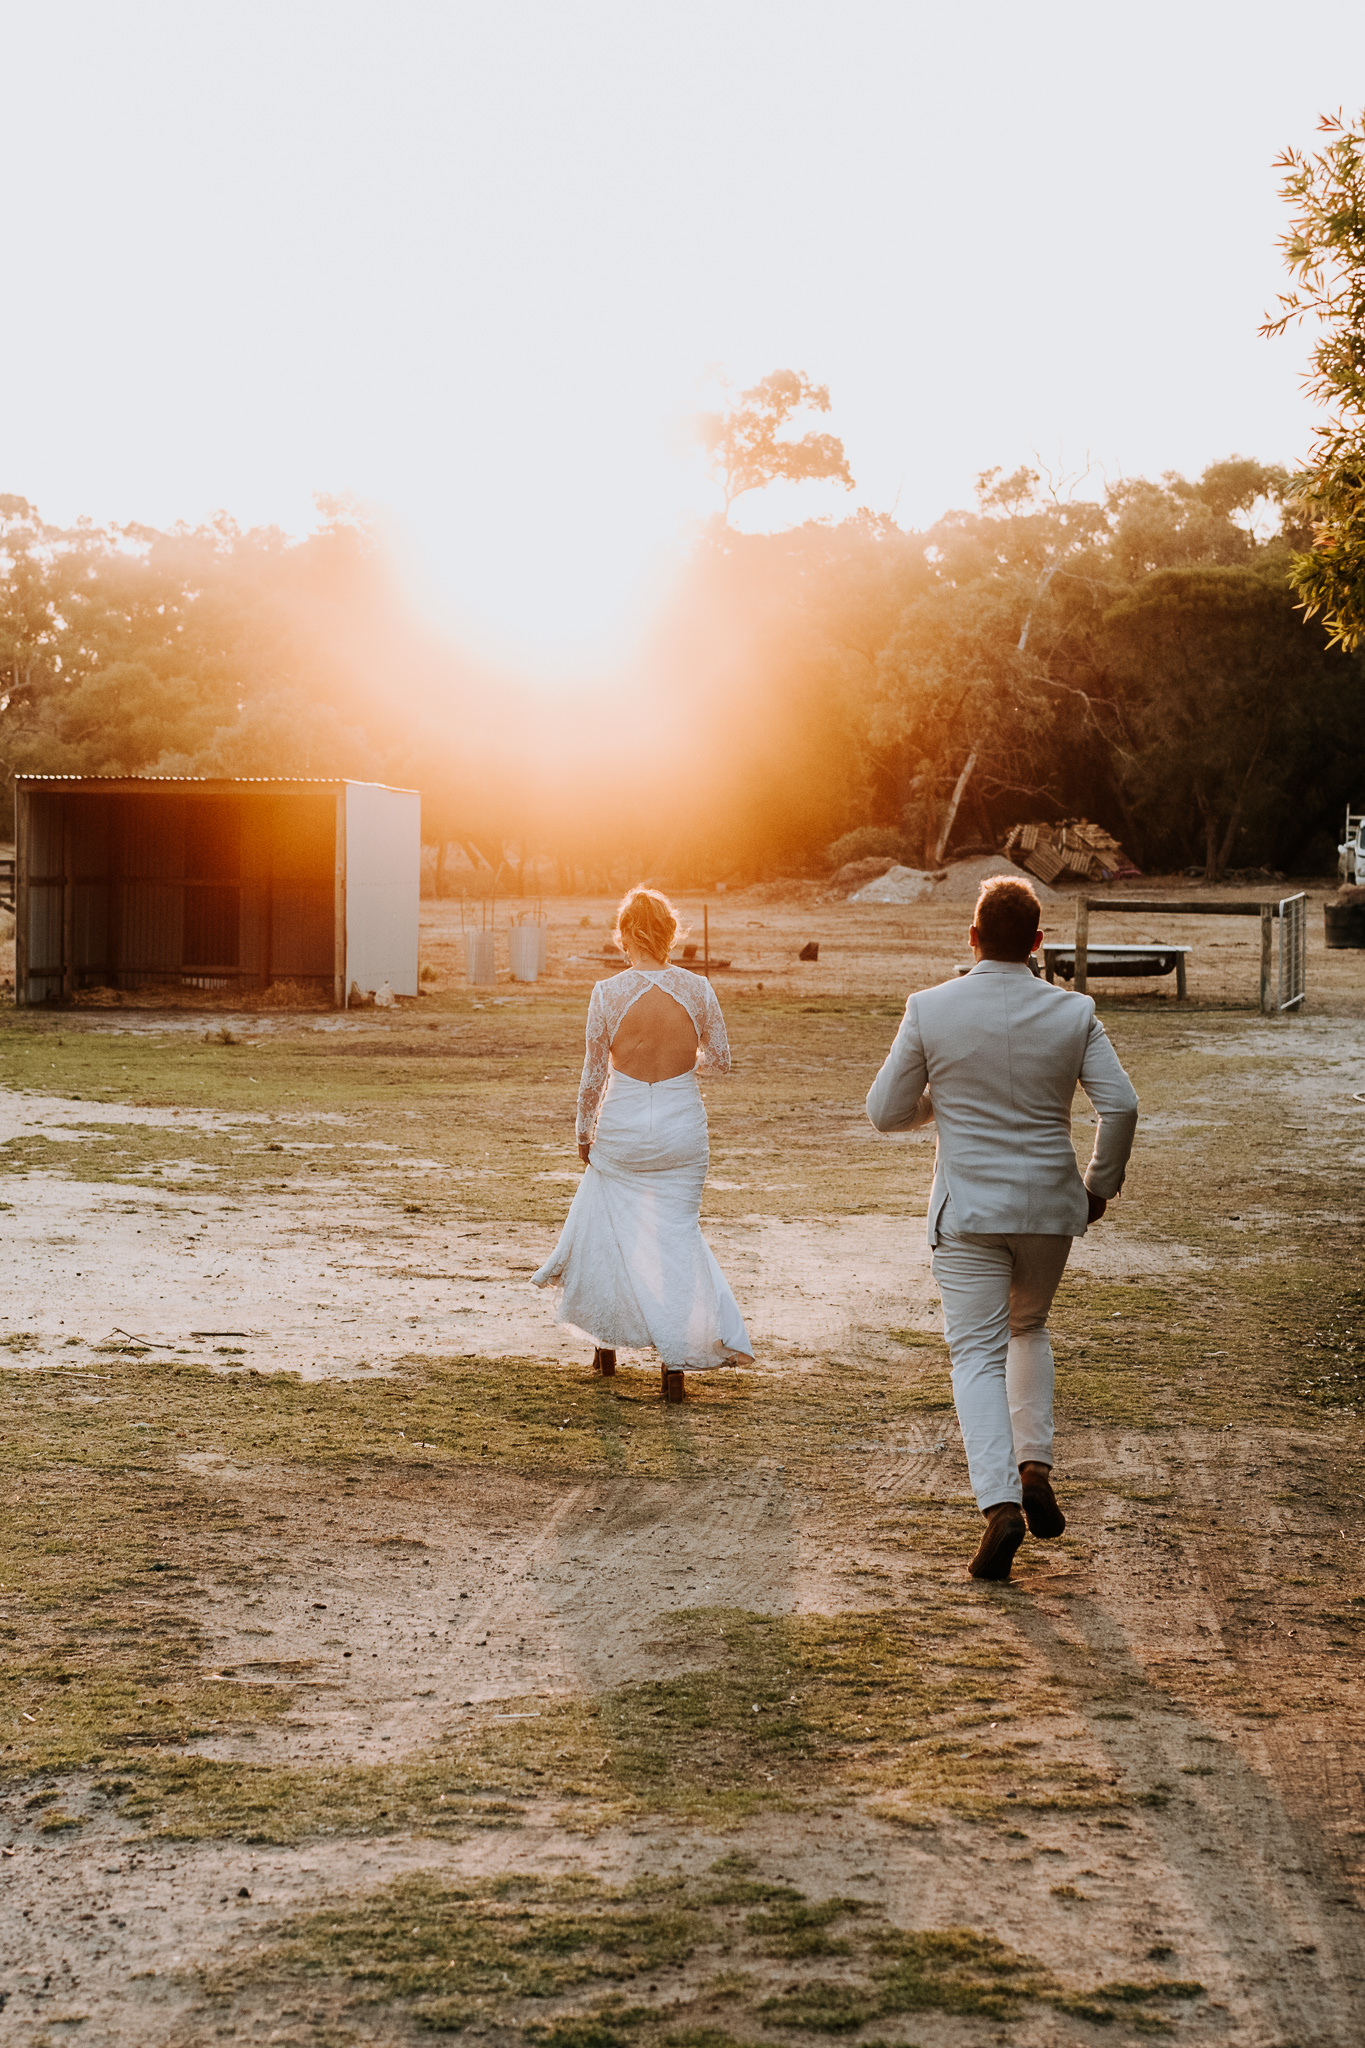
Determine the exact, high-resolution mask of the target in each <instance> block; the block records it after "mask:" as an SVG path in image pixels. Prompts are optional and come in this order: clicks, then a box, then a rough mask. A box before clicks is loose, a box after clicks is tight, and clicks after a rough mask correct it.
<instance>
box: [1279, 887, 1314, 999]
mask: <svg viewBox="0 0 1365 2048" xmlns="http://www.w3.org/2000/svg"><path fill="white" fill-rule="evenodd" d="M1307 911H1308V898H1307V896H1306V895H1298V896H1286V897H1285V898H1284V900H1283V902H1282V903H1281V904H1280V1009H1281V1010H1282V1011H1284V1010H1297V1008H1298V1007H1299V1004H1300V1003H1301V1002H1302V1001H1303V999H1304V997H1305V995H1306V994H1307V992H1308V916H1307Z"/></svg>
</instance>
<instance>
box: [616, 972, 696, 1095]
mask: <svg viewBox="0 0 1365 2048" xmlns="http://www.w3.org/2000/svg"><path fill="white" fill-rule="evenodd" d="M611 1063H612V1065H613V1066H614V1067H615V1068H616V1070H617V1072H618V1073H620V1074H627V1075H629V1077H630V1079H631V1080H632V1081H672V1080H673V1079H675V1077H676V1076H677V1075H679V1074H690V1073H691V1071H692V1069H693V1067H694V1066H695V1065H696V1063H697V1028H696V1026H695V1024H693V1022H692V1019H691V1018H690V1017H689V1016H688V1014H687V1012H686V1010H685V1009H684V1008H683V1006H682V1004H681V1003H680V1002H678V1000H677V999H676V997H674V996H671V995H669V994H668V992H667V990H666V989H662V988H649V989H646V990H645V992H644V994H643V995H641V996H637V997H636V998H635V1001H634V1002H633V1003H632V1004H631V1006H630V1008H629V1009H628V1010H627V1011H626V1014H625V1016H624V1017H623V1018H622V1019H621V1024H620V1028H619V1030H618V1031H617V1033H616V1036H615V1038H613V1040H612V1042H611Z"/></svg>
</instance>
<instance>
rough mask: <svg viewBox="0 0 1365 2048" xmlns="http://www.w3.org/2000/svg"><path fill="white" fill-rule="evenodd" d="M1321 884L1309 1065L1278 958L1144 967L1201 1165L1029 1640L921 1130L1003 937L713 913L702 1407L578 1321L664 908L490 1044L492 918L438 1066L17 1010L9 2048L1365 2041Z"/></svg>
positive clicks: (1095, 1272) (1122, 1312) (1170, 1129)
mask: <svg viewBox="0 0 1365 2048" xmlns="http://www.w3.org/2000/svg"><path fill="white" fill-rule="evenodd" d="M1158 886H1159V888H1160V892H1161V893H1162V894H1163V895H1167V894H1171V893H1177V892H1178V893H1180V894H1182V895H1184V894H1188V895H1189V896H1190V898H1191V900H1197V898H1198V897H1199V895H1200V893H1201V892H1200V891H1199V890H1198V889H1197V888H1196V887H1195V885H1193V884H1190V883H1187V882H1179V883H1170V882H1162V883H1161V884H1159V885H1154V884H1153V883H1152V882H1150V881H1148V882H1145V883H1143V884H1133V885H1130V886H1129V891H1128V893H1130V894H1139V893H1143V894H1150V893H1155V890H1156V888H1157V887H1158ZM1268 888H1269V894H1270V895H1271V896H1272V897H1273V896H1276V895H1279V894H1281V893H1284V891H1283V890H1281V889H1280V888H1277V887H1275V886H1273V885H1268ZM1236 893H1238V894H1241V895H1244V896H1246V897H1247V898H1248V899H1254V898H1256V897H1257V896H1258V894H1259V892H1258V891H1257V890H1256V889H1247V890H1242V891H1238V892H1236ZM1324 893H1325V890H1323V889H1319V890H1317V891H1315V892H1314V900H1313V903H1312V905H1311V907H1310V920H1309V933H1310V957H1309V999H1308V1006H1307V1009H1306V1011H1305V1013H1304V1014H1303V1015H1302V1016H1288V1017H1276V1018H1271V1019H1263V1018H1261V1017H1260V1016H1259V1015H1258V1014H1257V1013H1256V1011H1255V1007H1254V1004H1255V996H1256V973H1257V945H1258V942H1259V933H1258V926H1257V922H1256V920H1254V919H1250V918H1244V919H1237V920H1231V919H1230V920H1228V921H1227V922H1226V923H1224V922H1221V921H1217V920H1213V919H1209V918H1204V917H1200V916H1197V915H1190V916H1189V917H1187V918H1181V917H1176V916H1166V917H1163V918H1161V919H1159V920H1156V921H1154V922H1153V924H1152V926H1151V928H1150V929H1149V928H1148V925H1147V924H1146V922H1144V921H1143V920H1142V919H1141V918H1139V917H1131V916H1130V917H1126V918H1123V919H1121V920H1119V919H1115V920H1114V921H1113V928H1112V931H1111V927H1110V926H1109V925H1107V924H1105V923H1104V922H1103V914H1102V913H1096V914H1095V916H1094V918H1093V919H1092V936H1094V937H1096V938H1103V937H1106V936H1111V935H1112V936H1114V937H1118V938H1122V939H1123V940H1125V941H1129V940H1142V939H1147V938H1161V939H1164V940H1166V941H1168V942H1170V943H1186V944H1189V945H1190V946H1191V947H1192V948H1193V949H1194V950H1193V953H1192V955H1191V964H1190V979H1189V987H1190V1000H1189V1001H1188V1002H1186V1003H1184V1004H1180V1005H1177V1004H1176V1003H1175V1002H1174V1001H1173V1000H1172V991H1171V984H1170V983H1169V982H1153V983H1150V984H1143V983H1129V984H1119V983H1099V984H1098V985H1097V987H1096V990H1095V992H1096V993H1097V994H1098V998H1099V1002H1100V1007H1101V1011H1102V1014H1103V1015H1104V1017H1105V1020H1106V1023H1107V1025H1108V1028H1109V1030H1110V1033H1111V1035H1112V1037H1113V1038H1114V1040H1115V1043H1116V1045H1117V1047H1118V1049H1119V1052H1120V1056H1121V1057H1122V1058H1123V1060H1124V1062H1125V1064H1126V1065H1127V1066H1128V1068H1129V1071H1130V1072H1131V1073H1132V1075H1133V1078H1134V1080H1135V1082H1136V1084H1137V1087H1138V1090H1139V1093H1140V1096H1141V1098H1142V1103H1143V1121H1142V1125H1141V1129H1140V1133H1139V1139H1138V1146H1137V1151H1136V1154H1135V1157H1134V1162H1133V1166H1132V1168H1131V1170H1130V1174H1129V1180H1128V1186H1127V1188H1126V1190H1125V1194H1124V1196H1123V1198H1122V1200H1121V1201H1120V1202H1118V1203H1117V1204H1115V1205H1114V1207H1113V1208H1112V1209H1111V1212H1110V1215H1109V1216H1108V1217H1107V1218H1106V1219H1105V1221H1104V1223H1103V1224H1102V1225H1101V1226H1099V1227H1098V1228H1097V1229H1095V1230H1094V1231H1093V1232H1092V1233H1091V1234H1090V1235H1089V1237H1088V1238H1086V1239H1085V1240H1084V1241H1083V1242H1081V1243H1080V1244H1078V1245H1077V1247H1076V1251H1075V1254H1074V1257H1073V1260H1072V1264H1071V1267H1070V1269H1069V1272H1068V1277H1067V1280H1066V1282H1065V1283H1064V1286H1063V1290H1062V1293H1061V1295H1060V1296H1059V1299H1058V1305H1057V1311H1056V1314H1055V1317H1054V1334H1055V1339H1056V1347H1057V1353H1058V1367H1059V1383H1058V1412H1059V1445H1058V1468H1057V1480H1058V1491H1059V1495H1060V1497H1061V1498H1062V1501H1063V1504H1064V1506H1065V1507H1066V1509H1067V1512H1068V1515H1069V1517H1070V1526H1069V1528H1068V1531H1067V1534H1066V1535H1065V1536H1064V1537H1063V1538H1062V1539H1061V1540H1060V1541H1058V1542H1056V1543H1053V1544H1047V1545H1044V1544H1039V1543H1030V1544H1028V1545H1026V1547H1025V1549H1024V1550H1023V1551H1022V1552H1021V1554H1020V1558H1019V1560H1018V1563H1017V1564H1016V1568H1015V1578H1014V1581H1013V1583H1012V1584H1011V1585H1010V1586H1009V1587H1005V1588H991V1587H980V1586H976V1585H974V1584H973V1583H972V1582H971V1581H970V1580H968V1579H967V1577H966V1575H965V1570H964V1567H965V1561H966V1558H967V1557H968V1556H969V1555H970V1552H971V1549H972V1547H973V1545H974V1542H975V1534H976V1528H977V1526H979V1521H978V1518H977V1517H976V1515H975V1510H974V1508H973V1507H972V1505H971V1502H970V1498H969V1496H968V1494H967V1490H966V1471H965V1464H964V1460H963V1458H962V1452H961V1445H960V1440H959V1437H958V1433H957V1428H956V1423H955V1421H954V1419H953V1415H952V1408H951V1400H950V1394H949V1385H948V1376H947V1359H946V1353H945V1351H944V1347H943V1344H942V1339H941V1335H940V1334H939V1330H940V1318H939V1315H938V1309H937V1303H936V1297H935V1293H934V1289H933V1285H932V1280H931V1276H930V1272H929V1265H928V1255H927V1249H926V1247H925V1244H924V1223H923V1216H924V1207H925V1199H926V1196H927V1192H928V1184H929V1177H930V1169H931V1159H932V1145H931V1144H930V1143H929V1142H926V1141H925V1140H924V1139H922V1138H915V1139H894V1140H887V1139H882V1138H878V1137H877V1136H876V1135H875V1134H874V1133H873V1132H872V1131H871V1130H870V1128H869V1127H868V1125H867V1123H866V1120H865V1118H864V1117H863V1113H862V1100H863V1096H864V1094H865V1092H866V1089H867V1086H868V1083H869V1082H870V1080H871V1078H872V1075H873V1074H874V1073H875V1071H876V1068H877V1065H878V1064H879V1062H880V1060H881V1057H882V1055H883V1053H884V1051H885V1049H886V1046H887V1044H888V1043H889V1041H890V1039H891V1036H892V1035H893V1033H894V1030H895V1025H896V1019H897V1016H898V1014H899V1011H900V1007H901V1004H902V1002H903V1000H904V995H905V993H906V991H907V989H909V988H912V987H915V986H921V985H923V984H925V983H927V982H930V981H933V980H937V979H940V978H942V977H943V976H944V975H945V974H947V973H949V972H951V970H952V967H953V965H954V964H955V963H956V962H958V961H960V960H962V959H964V958H965V957H966V954H965V944H964V934H963V931H962V927H963V926H964V925H965V923H966V921H967V918H966V915H965V914H964V913H965V912H966V911H969V909H970V905H969V904H968V905H965V906H964V905H956V904H954V905H947V904H936V905H934V906H933V907H932V910H923V909H920V908H918V907H916V908H911V909H898V908H874V907H871V906H867V907H860V906H853V905H846V904H841V903H830V902H825V901H821V900H820V899H819V894H818V892H817V891H815V890H813V889H807V890H796V891H788V892H787V893H786V894H785V895H784V894H782V893H781V892H780V891H778V890H776V889H775V888H770V889H766V890H758V891H750V892H745V893H744V894H743V895H739V896H734V897H728V898H726V897H716V898H713V899H712V900H711V902H710V921H711V948H712V954H713V957H717V958H722V959H726V960H728V961H729V963H730V965H729V966H728V967H727V968H726V969H724V970H722V971H721V972H719V973H718V975H717V979H716V986H717V990H718V993H719V994H720V996H721V1000H722V1003H723V1005H724V1007H725V1009H726V1013H727V1018H728V1021H729V1024H730V1030H731V1037H732V1041H733V1044H734V1048H735V1054H736V1066H735V1072H734V1074H733V1075H732V1076H731V1078H730V1079H729V1080H728V1081H725V1082H714V1083H710V1084H708V1086H707V1094H708V1105H709V1110H710V1115H711V1124H712V1173H711V1180H710V1182H709V1185H708V1192H707V1199H706V1206H705V1226H706V1229H707V1234H708V1237H709V1239H710V1241H711V1243H712V1245H713V1247H714V1248H715V1250H716V1253H717V1256H718V1257H719V1258H720V1260H721V1263H722V1265H723V1266H724V1268H725V1270H726V1272H727V1274H728V1275H729V1277H730V1279H731V1281H732V1283H733V1285H734V1286H735V1290H736V1293H737V1295H738V1296H739V1298H740V1301H741V1305H742V1306H743V1308H744V1310H745V1312H746V1315H747V1317H748V1319H749V1326H750V1330H751V1332H752V1334H753V1335H754V1337H755V1340H756V1352H757V1358H756V1363H755V1365H754V1367H753V1368H752V1369H751V1370H745V1371H739V1370H729V1371H726V1372H723V1373H718V1374H713V1375H708V1376H704V1377H689V1383H688V1384H689V1399H688V1401H687V1402H686V1403H685V1404H684V1405H683V1406H682V1407H680V1408H665V1407H664V1406H663V1405H662V1404H661V1403H660V1401H659V1399H658V1392H657V1388H658V1375H657V1367H655V1366H652V1364H651V1361H650V1360H649V1359H648V1358H646V1357H638V1358H636V1357H632V1358H625V1359H623V1362H622V1368H621V1371H620V1372H619V1373H618V1376H617V1378H616V1380H615V1381H614V1382H603V1381H601V1380H594V1379H593V1377H592V1375H591V1373H590V1371H589V1370H588V1358H589V1347H588V1346H587V1345H585V1344H584V1343H583V1341H582V1340H581V1339H580V1338H578V1337H576V1336H575V1335H573V1334H572V1333H568V1332H566V1331H564V1330H562V1329H560V1328H559V1327H558V1326H556V1324H555V1323H554V1320H553V1313H554V1310H553V1303H552V1301H550V1300H549V1299H548V1298H546V1297H545V1296H543V1295H541V1294H540V1293H539V1292H537V1291H536V1290H534V1289H533V1288H531V1286H530V1285H529V1281H528V1275H529V1273H530V1272H531V1271H532V1270H533V1269H534V1267H535V1266H536V1265H537V1264H538V1263H539V1262H540V1261H541V1259H543V1257H544V1256H545V1255H546V1253H547V1251H548V1249H549V1247H550V1246H551V1245H552V1244H553V1241H554V1237H555V1234H556V1231H557V1228H558V1225H559V1222H560V1220H561V1219H562V1216H563V1213H564V1210H565V1208H566V1206H567V1203H568V1200H569V1197H570V1195H571V1193H572V1188H573V1185H574V1184H575V1182H576V1180H577V1174H578V1168H577V1162H576V1158H575V1155H574V1148H573V1131H572V1116H573V1102H574V1093H575V1088H576V1083H577V1072H578V1065H579V1060H580V1057H581V1054H580V1047H581V1029H582V1016H583V1010H584V1006H585V1000H586V994H587V991H588V988H589V987H590V985H591V982H592V980H593V979H594V978H595V977H596V975H597V974H598V973H600V972H601V971H603V957H604V956H603V946H604V943H605V939H606V931H607V928H608V925H609V922H610V912H611V907H612V906H611V905H610V904H608V903H607V902H605V901H603V900H593V901H584V902H559V901H556V902H553V903H551V904H550V905H548V912H549V917H550V922H551V965H550V969H549V972H548V973H547V975H546V977H545V978H544V979H543V980H542V981H541V982H540V983H538V984H536V985H535V986H533V987H522V986H518V985H515V984H512V983H510V982H509V981H508V980H507V979H506V974H505V968H506V962H505V959H503V960H502V963H501V970H500V976H499V985H498V987H497V988H496V989H488V990H476V989H470V988H468V987H466V986H465V984H464V982H463V979H462V950H461V942H460V924H461V909H460V906H459V905H458V904H455V905H452V904H448V903H447V904H439V905H438V904H429V905H427V906H425V911H424V932H423V953H424V959H425V961H426V962H427V965H428V968H429V974H430V978H429V980H428V982H427V983H426V984H425V986H426V988H427V993H426V994H424V995H423V996H422V997H421V998H419V999H417V1000H416V1001H414V1002H411V1003H407V1004H404V1005H402V1006H400V1008H399V1009H398V1010H396V1011H390V1012H385V1011H375V1010H367V1011H360V1012H351V1013H348V1014H346V1015H344V1016H333V1015H330V1014H323V1015H310V1014H304V1013H291V1012H271V1013H267V1014H265V1015H250V1014H245V1013H244V1014H241V1015H235V1014H228V1013H224V1012H221V1011H215V1012H214V1013H213V1014H211V1015H210V1014H207V1013H206V1014H203V1015H197V1014H193V1013H186V1012H176V1013H173V1014H158V1013H155V1012H152V1011H149V1010H145V1009H135V1008H126V1009H125V1008H109V1009H104V1008H101V1009H90V1010H81V1011H67V1012H51V1013H48V1012H23V1011H20V1012H15V1011H13V1010H10V1011H8V1012H5V1013H0V1240H2V1241H3V1243H4V1248H5V1257H6V1270H7V1274H8V1281H9V1284H8V1289H7V1293H6V1297H5V1300H4V1305H3V1312H2V1313H0V1365H2V1366H3V1369H2V1370H0V1483H3V1486H4V1489H5V1510H4V1516H3V1520H0V1643H2V1644H3V1647H4V1656H3V1663H2V1664H0V1685H3V1693H0V1764H3V1767H4V1770H3V1781H2V1784H3V1790H2V1791H0V2041H6V2040H13V2041H15V2042H17V2043H23V2044H25V2048H37V2044H42V2043H55V2042H58V2041H63V2040H66V2039H78V2040H82V2041H85V2042H97V2043H105V2042H107V2043H110V2044H119V2048H123V2044H127V2048H181V2044H185V2048H188V2044H199V2043H206V2042H211V2041H217V2040H226V2039H237V2040H241V2041H277V2042H288V2043H309V2044H314V2043H317V2044H329V2043H337V2044H350V2043H358V2042H381V2043H395V2044H398V2043H411V2042H417V2041H420V2040H422V2039H426V2038H429V2037H430V2036H431V2035H432V2034H433V2033H437V2034H440V2033H445V2034H447V2035H462V2036H467V2037H468V2039H469V2041H470V2043H471V2048H473V2044H478V2048H485V2044H491V2048H513V2044H517V2043H519V2042H520V2041H521V2040H522V2039H523V2038H524V2039H526V2040H529V2041H534V2042H544V2043H545V2044H546V2048H734V2044H743V2048H749V2044H752V2048H759V2044H765V2043H771V2044H773V2048H797V2044H800V2043H810V2042H812V2041H815V2042H817V2043H818V2042H819V2041H820V2040H821V2039H824V2040H826V2041H835V2040H838V2039H845V2040H848V2041H851V2042H853V2043H855V2044H856V2048H874V2044H877V2048H881V2044H887V2048H892V2044H894V2048H911V2044H916V2043H917V2044H919V2048H959V2044H961V2048H976V2044H978V2043H983V2042H988V2041H1008V2042H1012V2043H1016V2044H1019V2048H1054V2044H1057V2048H1060V2044H1079V2043H1086V2042H1091V2041H1102V2040H1104V2041H1111V2042H1115V2043H1122V2042H1123V2041H1125V2040H1128V2039H1133V2038H1136V2037H1138V2036H1146V2035H1153V2034H1162V2033H1167V2034H1173V2035H1175V2036H1178V2037H1182V2036H1183V2037H1185V2038H1188V2039H1191V2040H1195V2041H1204V2040H1210V2041H1217V2042H1221V2043H1228V2044H1238V2048H1243V2044H1245V2048H1354V2044H1356V2043H1357V2042H1358V2041H1359V2040H1360V2038H1361V2033H1362V2022H1361V2014H1362V2011H1365V1930H1363V1928H1362V1907H1363V1906H1365V1799H1362V1783H1361V1769H1362V1758H1363V1757H1365V1748H1363V1747H1362V1736H1363V1735H1365V1710H1363V1709H1362V1706H1361V1683H1360V1681H1361V1630H1362V1627H1365V1587H1362V1584H1361V1575H1360V1543H1361V1534H1362V1528H1365V1520H1363V1519H1362V1496H1363V1494H1365V1488H1363V1487H1362V1481H1361V1473H1360V1459H1359V1450H1360V1435H1361V1403H1362V1382H1363V1381H1365V1313H1363V1308H1365V1286H1363V1285H1362V1282H1361V1279H1360V1273H1359V1256H1358V1248H1357V1247H1358V1236H1359V1230H1360V1225H1361V1220H1362V1192H1363V1188H1365V1182H1363V1179H1362V1169H1363V1168H1365V956H1362V955H1359V954H1353V953H1333V954H1328V953H1326V952H1325V951H1324V949H1323V945H1322V915H1321V908H1320V902H1321V897H1322V895H1323V894H1324ZM687 907H688V909H689V911H690V912H692V913H693V914H694V917H695V922H696V924H697V926H698V928H699V927H700V923H701V917H700V910H701V904H700V900H699V901H698V903H697V904H696V905H695V906H693V905H690V904H689V905H688V906H687ZM465 914H466V915H468V912H466V913H465ZM1071 920H1072V913H1071V906H1070V905H1069V904H1068V903H1066V902H1065V901H1063V902H1059V903H1057V904H1055V905H1049V914H1048V936H1049V937H1057V938H1067V937H1069V936H1070V932H1071ZM808 940H816V941H818V943H819V947H820V956H819V960H818V961H817V962H813V963H812V962H801V961H800V960H799V959H798V958H797V954H798V952H799V950H800V948H801V946H802V945H803V944H805V943H806V942H807V941H808ZM1087 1117H1088V1109H1087V1106H1086V1105H1085V1104H1084V1102H1083V1101H1080V1102H1079V1103H1078V1111H1077V1119H1076V1139H1077V1144H1078V1147H1080V1148H1081V1149H1082V1151H1084V1150H1085V1149H1086V1147H1087V1146H1088V1143H1089V1138H1090V1131H1089V1126H1088V1123H1087Z"/></svg>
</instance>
